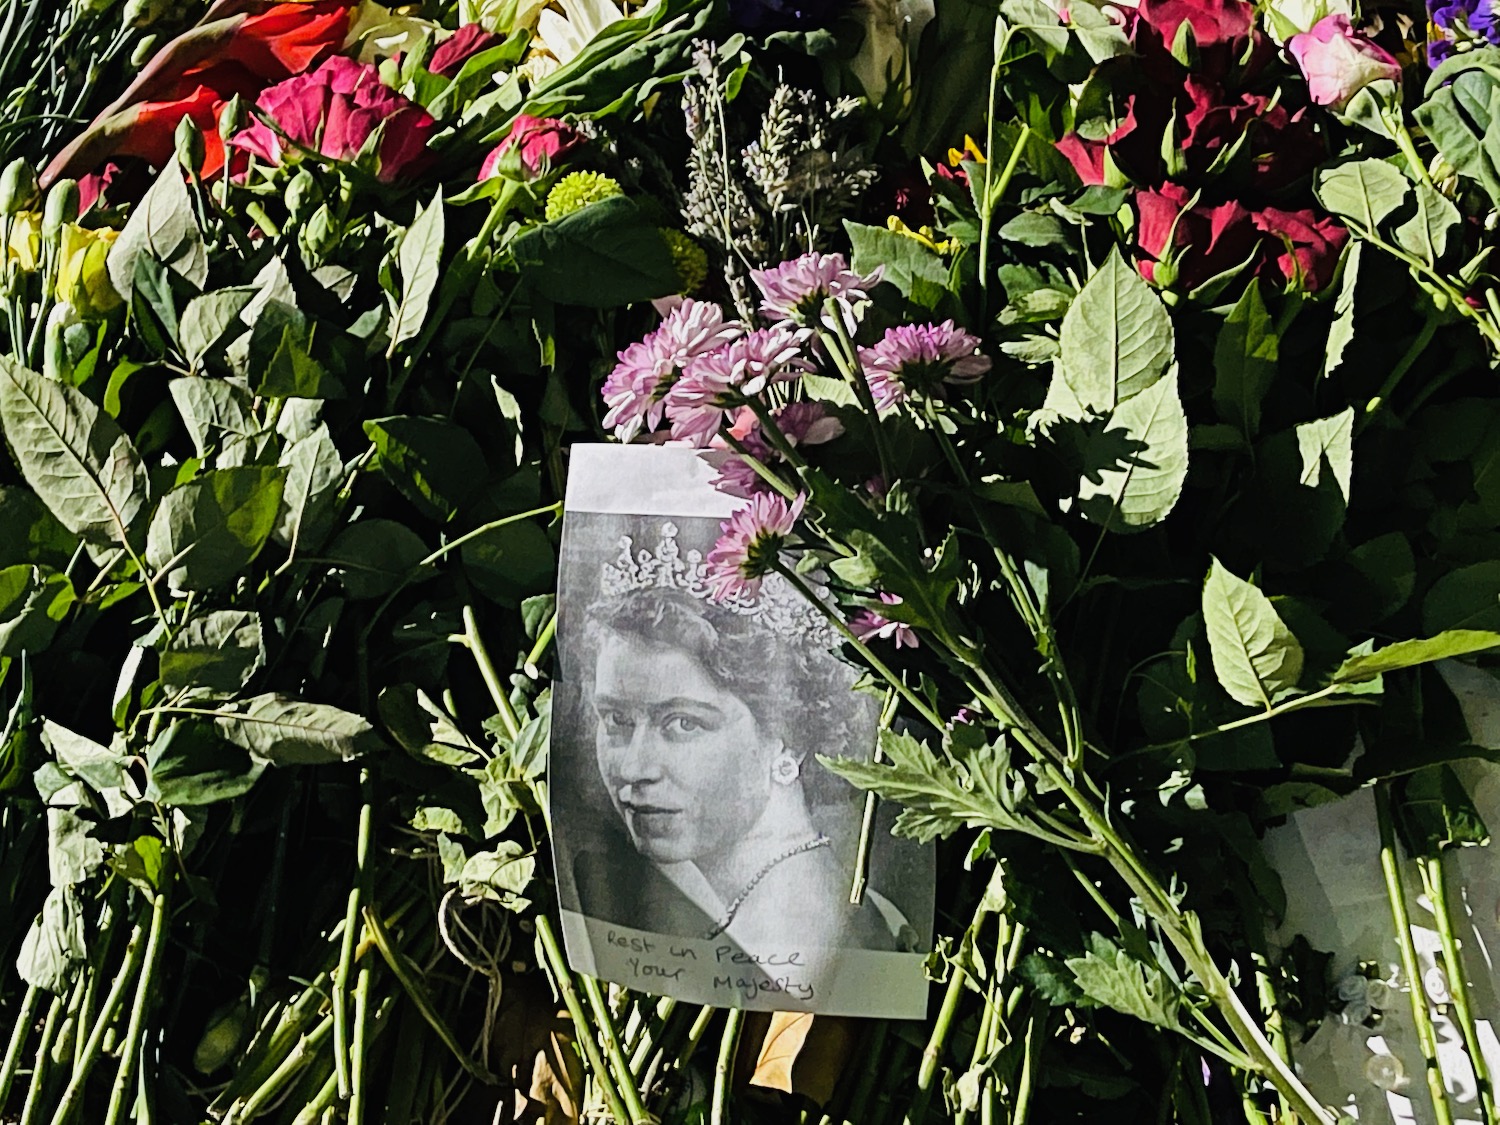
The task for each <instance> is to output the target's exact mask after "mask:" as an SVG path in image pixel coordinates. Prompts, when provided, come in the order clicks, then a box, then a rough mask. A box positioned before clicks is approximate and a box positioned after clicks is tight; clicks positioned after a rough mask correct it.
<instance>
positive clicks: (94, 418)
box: [0, 357, 148, 546]
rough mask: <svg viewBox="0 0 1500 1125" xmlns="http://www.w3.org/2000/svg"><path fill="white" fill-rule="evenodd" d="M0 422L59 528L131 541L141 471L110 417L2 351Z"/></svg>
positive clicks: (105, 542) (141, 503)
mask: <svg viewBox="0 0 1500 1125" xmlns="http://www.w3.org/2000/svg"><path fill="white" fill-rule="evenodd" d="M0 420H3V423H4V428H5V438H6V442H7V443H8V444H9V446H10V449H11V453H12V454H13V455H14V457H15V458H16V461H17V462H18V463H19V464H20V466H21V475H22V476H24V477H25V478H26V483H27V484H29V485H31V487H32V488H33V489H35V490H36V494H37V496H39V497H40V498H41V500H42V503H44V504H46V505H47V507H48V508H49V509H50V510H51V511H52V514H53V515H55V516H56V517H57V518H58V521H59V522H60V523H61V524H62V525H63V526H64V527H66V528H67V529H68V530H69V531H71V532H73V533H74V534H75V535H79V536H82V537H83V538H84V539H85V540H87V541H88V542H90V543H93V544H96V545H99V546H111V545H118V544H121V543H127V542H133V540H132V535H133V534H134V531H135V528H136V524H137V520H138V519H139V517H140V516H141V514H142V511H143V509H144V508H145V506H146V500H147V495H148V485H147V478H146V469H145V466H143V465H142V464H141V459H140V457H139V455H137V453H136V451H135V446H134V445H132V444H131V442H130V439H129V438H128V437H126V436H125V431H123V430H122V429H120V427H119V425H117V424H116V422H115V420H114V419H113V418H111V417H110V416H109V415H108V414H105V413H103V412H102V411H100V409H99V408H98V407H97V406H95V405H94V404H93V403H92V402H90V401H89V400H88V399H87V398H85V397H84V396H83V395H82V394H81V393H80V392H78V391H76V390H74V389H73V388H72V387H65V386H62V385H61V384H59V383H54V382H52V381H51V380H48V379H44V378H42V376H40V375H38V374H36V373H35V372H33V371H28V370H27V369H26V368H24V367H21V366H19V365H18V364H15V363H12V362H11V361H10V360H8V359H5V358H3V357H0Z"/></svg>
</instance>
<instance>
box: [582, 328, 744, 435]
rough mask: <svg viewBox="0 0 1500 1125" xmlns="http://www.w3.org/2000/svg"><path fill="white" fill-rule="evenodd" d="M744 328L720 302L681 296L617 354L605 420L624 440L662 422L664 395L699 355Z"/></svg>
mask: <svg viewBox="0 0 1500 1125" xmlns="http://www.w3.org/2000/svg"><path fill="white" fill-rule="evenodd" d="M742 331H743V330H742V329H741V328H740V326H739V325H738V324H735V323H733V322H731V321H726V320H725V319H724V312H723V310H722V309H720V308H719V306H718V305H715V304H711V303H710V302H707V301H694V300H692V299H688V300H685V301H683V302H682V303H681V304H680V305H678V306H677V307H676V308H675V309H673V310H672V311H671V312H669V313H668V314H667V315H666V317H665V318H663V320H662V322H661V324H660V325H659V326H657V328H656V330H655V331H654V332H652V333H651V334H650V335H648V336H646V337H645V338H644V339H642V340H639V341H637V342H636V343H634V344H631V345H630V346H629V347H628V348H626V349H625V350H624V351H622V352H620V354H619V357H618V358H619V362H618V363H616V364H615V368H614V370H613V371H611V372H610V373H609V377H608V378H606V379H605V380H604V386H603V388H602V391H601V393H602V394H603V396H604V401H605V403H606V404H607V405H608V407H609V412H608V413H607V414H605V416H604V424H605V425H606V426H607V427H609V428H611V429H613V430H614V431H615V436H616V437H617V438H619V439H620V440H621V441H630V440H631V439H632V438H634V437H635V436H636V434H638V433H640V432H641V429H642V428H643V427H644V428H645V429H646V430H648V431H649V430H654V429H655V428H656V427H657V426H658V425H660V424H661V420H662V415H663V413H664V411H665V402H664V400H665V398H666V396H667V393H668V392H669V391H670V390H671V389H672V386H673V385H674V384H675V383H676V382H677V380H678V379H679V378H680V377H681V375H682V372H683V369H684V368H685V367H686V366H687V365H688V364H689V363H690V362H691V361H692V360H693V359H694V358H696V357H697V356H700V355H703V354H705V353H707V352H711V351H713V350H715V349H717V348H722V347H723V346H724V345H726V344H728V343H730V342H731V341H733V340H734V339H735V338H736V337H738V336H739V335H740V333H741V332H742Z"/></svg>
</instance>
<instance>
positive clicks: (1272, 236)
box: [1250, 207, 1349, 293]
mask: <svg viewBox="0 0 1500 1125" xmlns="http://www.w3.org/2000/svg"><path fill="white" fill-rule="evenodd" d="M1250 218H1251V221H1252V222H1253V223H1254V224H1255V227H1256V229H1257V230H1260V231H1262V232H1263V234H1264V236H1265V237H1264V241H1265V244H1266V266H1265V267H1264V268H1263V270H1262V272H1263V273H1264V274H1265V275H1266V276H1269V277H1279V278H1280V279H1281V280H1284V281H1286V282H1288V283H1289V284H1291V285H1293V286H1295V287H1297V288H1300V289H1305V290H1307V291H1308V292H1309V293H1316V292H1317V291H1318V290H1320V289H1323V288H1326V287H1327V285H1328V283H1329V282H1331V281H1332V280H1333V273H1334V270H1335V269H1337V268H1338V262H1339V252H1340V251H1341V250H1342V249H1343V248H1344V243H1345V242H1347V241H1348V239H1349V232H1348V231H1347V230H1345V229H1344V228H1343V227H1341V226H1339V224H1338V223H1336V222H1334V220H1333V219H1331V218H1328V217H1327V216H1326V215H1325V216H1323V217H1321V218H1320V217H1319V216H1318V215H1317V214H1315V213H1314V212H1313V211H1312V210H1311V209H1307V208H1304V209H1303V210H1300V211H1283V210H1281V208H1279V207H1265V208H1262V209H1261V210H1260V211H1258V212H1257V213H1256V214H1254V215H1252V216H1251V217H1250Z"/></svg>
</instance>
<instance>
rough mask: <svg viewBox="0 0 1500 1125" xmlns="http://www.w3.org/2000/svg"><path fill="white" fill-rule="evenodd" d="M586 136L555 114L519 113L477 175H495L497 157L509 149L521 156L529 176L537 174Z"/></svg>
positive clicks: (576, 145)
mask: <svg viewBox="0 0 1500 1125" xmlns="http://www.w3.org/2000/svg"><path fill="white" fill-rule="evenodd" d="M585 140H587V138H586V137H585V136H584V135H583V134H582V133H580V132H579V131H578V130H577V129H574V128H573V127H572V126H571V125H568V124H566V123H564V122H562V121H559V120H557V119H556V118H554V117H530V116H528V115H526V114H524V113H523V114H521V115H520V116H519V117H517V118H516V119H515V121H513V122H512V123H511V126H510V133H509V135H508V136H506V138H505V139H504V140H503V141H501V142H500V143H499V144H498V145H496V146H495V147H494V149H493V150H492V151H491V152H490V154H489V155H488V156H486V157H485V158H484V163H483V164H481V165H480V166H479V178H480V179H481V180H488V179H490V178H491V177H492V176H495V175H498V174H499V171H500V160H501V158H502V157H503V156H504V155H505V154H506V153H508V152H509V151H510V150H511V149H515V150H516V152H517V154H518V155H519V157H520V159H521V166H522V168H523V170H524V171H525V174H526V177H527V178H528V179H530V178H532V177H535V176H538V175H540V174H541V173H542V171H543V170H544V165H545V167H546V168H552V167H555V166H556V165H557V163H558V162H559V161H561V160H562V158H563V157H564V156H566V155H567V154H568V153H570V152H572V151H573V150H574V149H575V148H577V147H578V146H579V145H581V144H583V143H584V141H585Z"/></svg>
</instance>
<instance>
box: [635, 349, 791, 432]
mask: <svg viewBox="0 0 1500 1125" xmlns="http://www.w3.org/2000/svg"><path fill="white" fill-rule="evenodd" d="M808 370H811V364H809V363H808V362H807V360H806V359H804V358H803V357H802V347H801V342H800V341H799V340H798V339H797V336H796V334H795V333H792V332H788V331H786V330H785V329H782V328H757V329H756V330H755V331H753V332H747V333H746V334H745V335H743V336H740V337H739V338H737V339H735V340H732V341H730V343H729V344H728V345H727V346H726V347H721V348H719V349H717V350H715V351H711V352H706V353H704V354H702V355H699V356H695V357H694V358H693V359H692V360H691V361H690V362H689V363H688V365H687V366H686V367H685V368H684V369H683V372H682V377H681V378H680V379H678V380H677V382H676V383H674V384H673V385H672V387H671V389H670V390H668V391H667V394H666V399H665V401H664V403H663V405H664V407H665V410H666V416H667V420H668V421H670V422H671V423H672V437H673V438H674V439H675V440H677V441H687V442H691V443H692V444H694V445H697V446H700V447H702V446H707V445H708V444H709V443H710V442H712V441H713V439H714V438H715V437H716V436H717V435H718V432H719V428H720V426H722V425H723V422H724V417H725V414H726V413H728V412H729V411H730V410H731V409H733V408H734V407H736V406H738V405H740V403H741V402H742V401H743V400H744V398H745V397H746V396H748V395H757V394H759V393H760V392H761V391H763V390H765V389H766V388H767V387H769V386H770V385H771V384H772V383H782V382H786V381H787V380H789V379H795V378H797V377H798V376H799V375H801V374H802V373H803V372H805V371H808Z"/></svg>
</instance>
